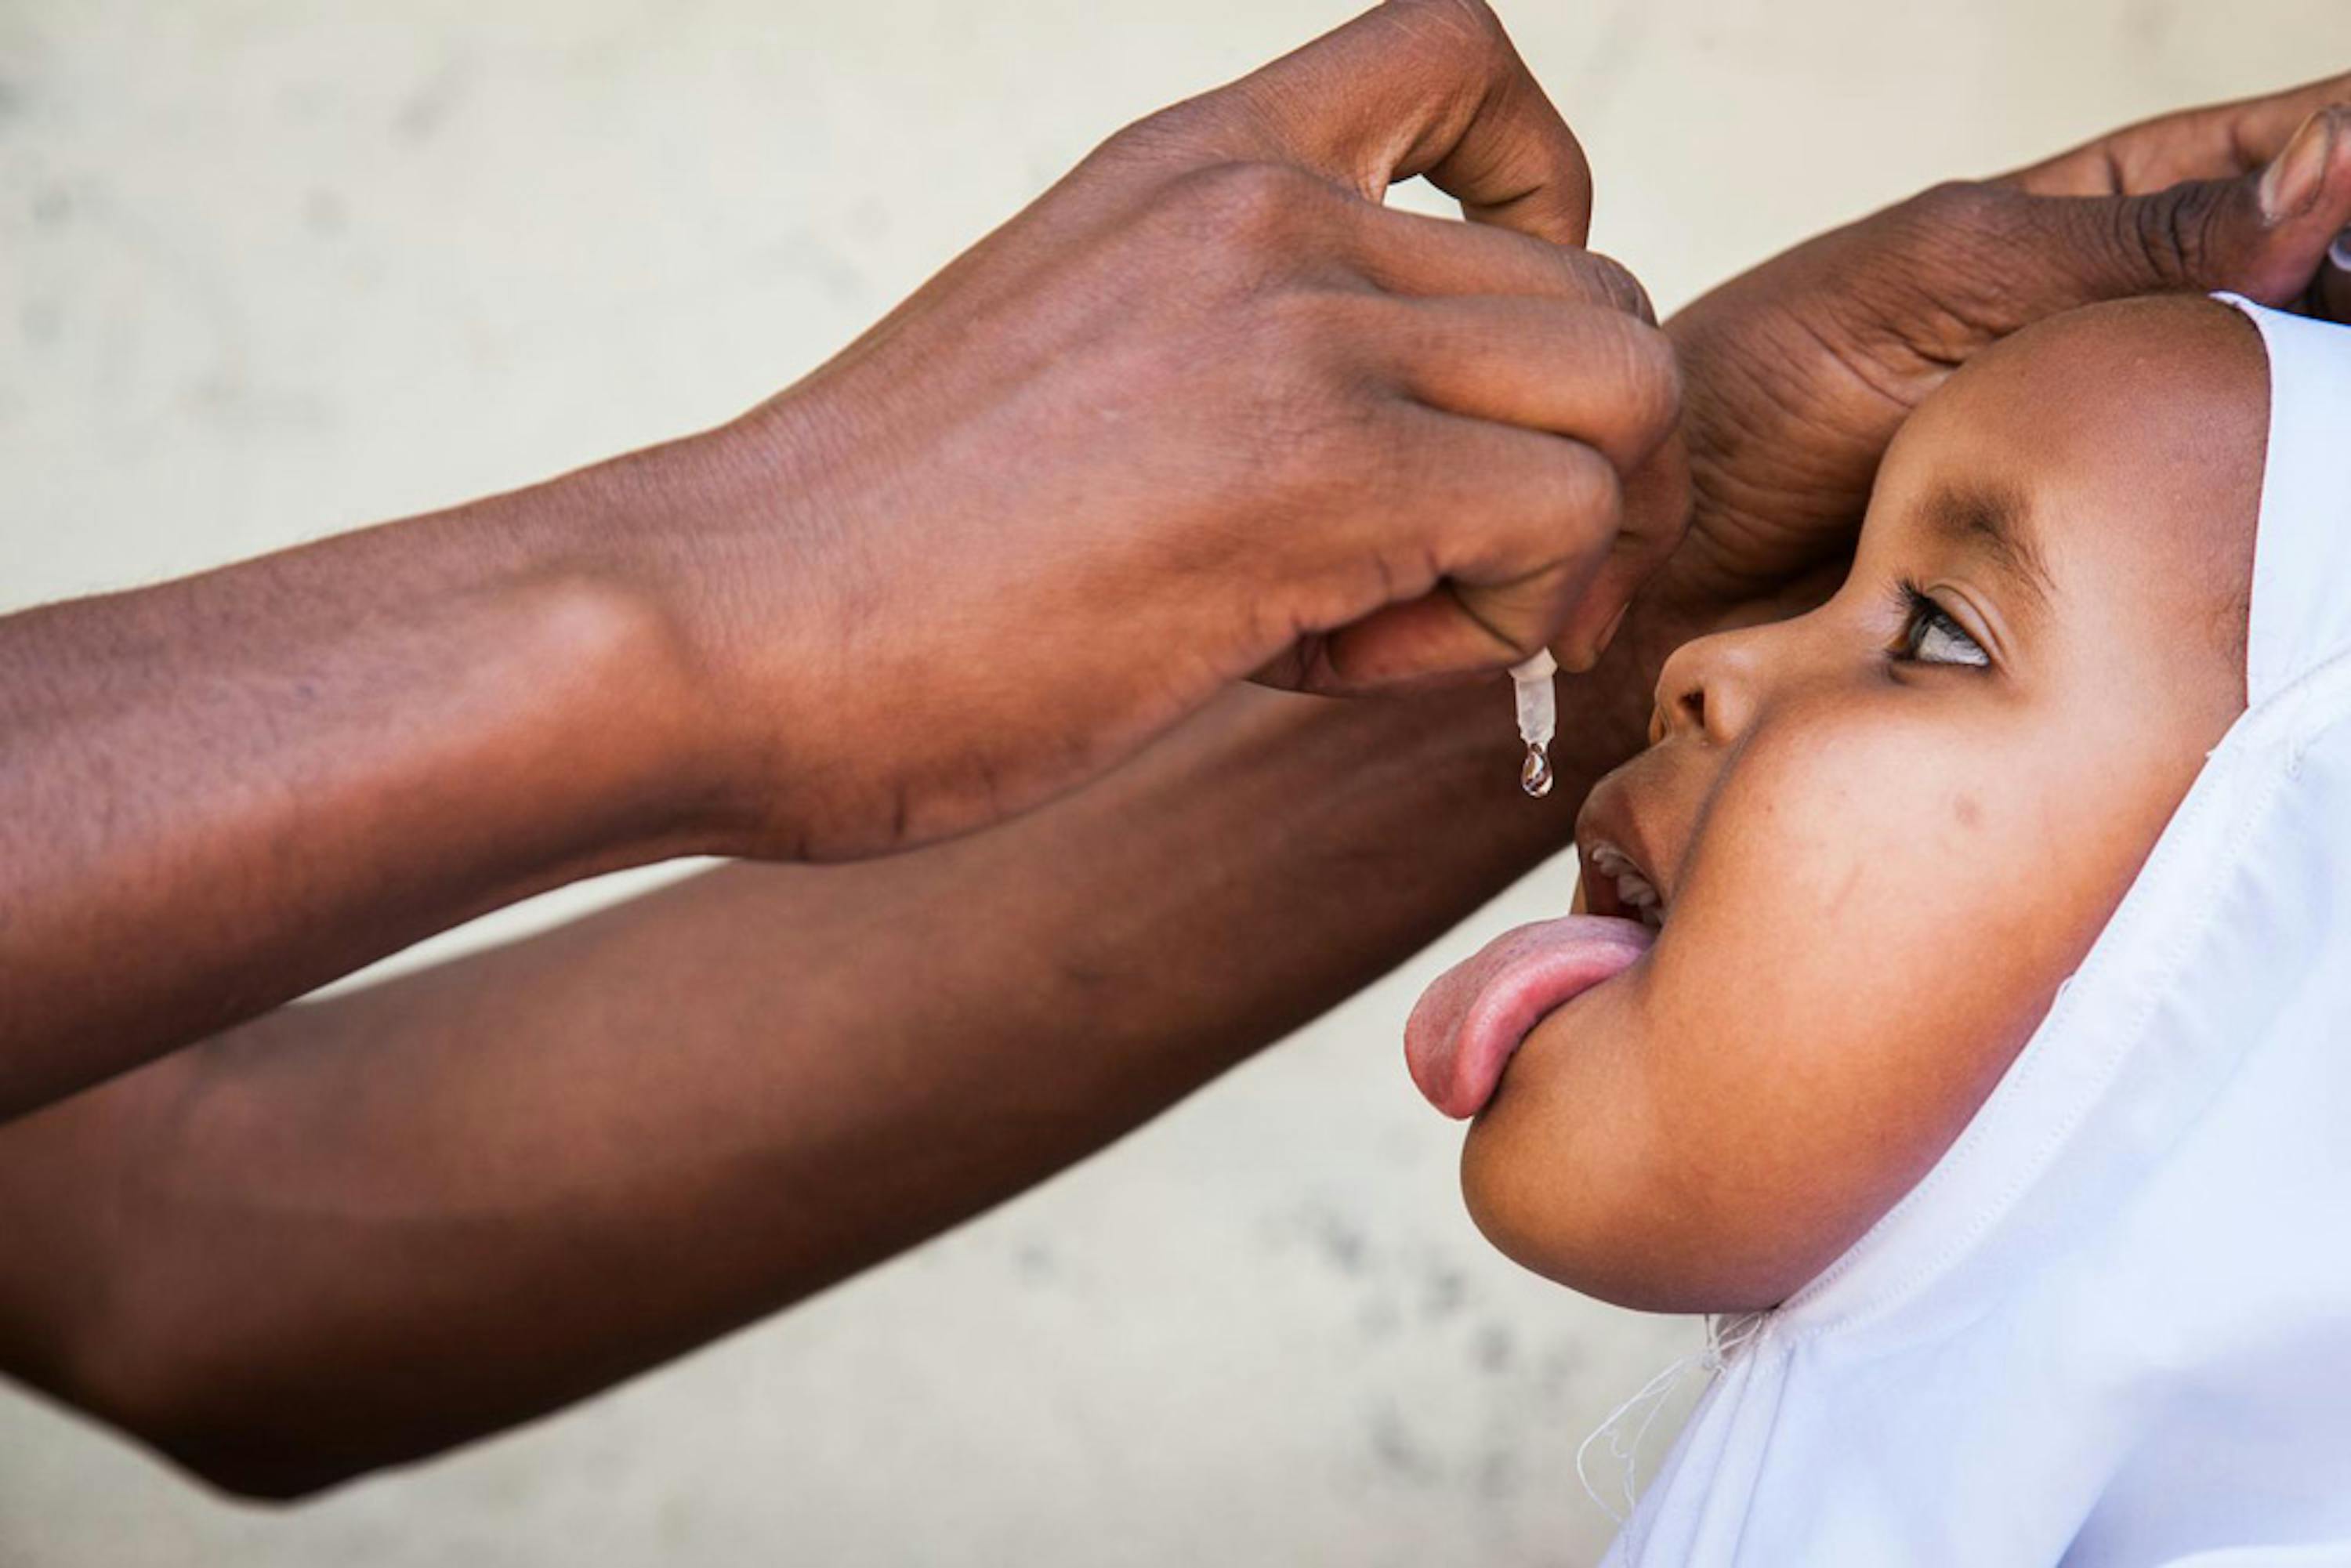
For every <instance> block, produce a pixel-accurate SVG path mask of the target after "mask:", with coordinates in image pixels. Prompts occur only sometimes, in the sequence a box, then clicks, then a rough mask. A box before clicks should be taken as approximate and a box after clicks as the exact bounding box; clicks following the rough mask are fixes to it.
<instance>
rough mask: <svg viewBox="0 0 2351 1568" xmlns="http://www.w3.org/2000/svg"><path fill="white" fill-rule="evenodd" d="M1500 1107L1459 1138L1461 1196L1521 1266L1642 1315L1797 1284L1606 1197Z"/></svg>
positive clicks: (1718, 1306)
mask: <svg viewBox="0 0 2351 1568" xmlns="http://www.w3.org/2000/svg"><path fill="white" fill-rule="evenodd" d="M1500 1111H1501V1107H1500V1106H1497V1107H1496V1108H1495V1109H1494V1110H1489V1113H1488V1114H1487V1115H1486V1116H1484V1117H1481V1118H1480V1119H1479V1121H1478V1123H1477V1124H1475V1125H1474V1126H1472V1127H1471V1128H1470V1131H1469V1137H1468V1142H1467V1143H1465V1144H1464V1145H1462V1150H1461V1196H1462V1199H1463V1201H1464V1202H1465V1203H1466V1205H1467V1206H1468V1210H1469V1218H1470V1219H1471V1220H1472V1221H1473V1222H1474V1223H1475V1224H1476V1225H1477V1227H1478V1228H1479V1231H1480V1232H1481V1233H1482V1234H1483V1235H1484V1236H1485V1238H1486V1239H1487V1240H1489V1241H1490V1242H1492V1243H1493V1244H1494V1246H1495V1247H1496V1248H1497V1249H1499V1250H1500V1252H1501V1253H1502V1255H1503V1256H1505V1257H1507V1258H1509V1259H1510V1260H1511V1261H1512V1262H1514V1263H1517V1264H1518V1265H1519V1266H1520V1267H1521V1268H1524V1269H1527V1270H1531V1271H1533V1272H1534V1273H1537V1274H1541V1275H1542V1276H1543V1277H1544V1278H1545V1279H1548V1280H1552V1281H1557V1282H1558V1283H1560V1284H1562V1285H1564V1286H1566V1287H1567V1288H1568V1289H1569V1290H1571V1291H1576V1292H1578V1293H1579V1294H1582V1295H1586V1296H1590V1297H1592V1298H1593V1299H1594V1300H1595V1301H1606V1302H1608V1303H1610V1304H1611V1305H1613V1306H1619V1307H1629V1308H1631V1309H1633V1310H1635V1311H1636V1312H1759V1311H1762V1310H1764V1309H1766V1308H1769V1307H1771V1306H1775V1305H1777V1304H1778V1303H1779V1302H1781V1301H1784V1300H1786V1299H1787V1297H1788V1296H1789V1295H1790V1294H1791V1293H1792V1292H1793V1291H1794V1290H1795V1288H1796V1287H1797V1286H1798V1285H1801V1284H1802V1282H1803V1281H1802V1280H1801V1279H1785V1278H1782V1277H1781V1276H1782V1275H1783V1274H1785V1273H1787V1272H1789V1270H1785V1269H1780V1268H1773V1267H1771V1265H1769V1264H1766V1263H1761V1262H1759V1260H1755V1259H1753V1258H1751V1257H1750V1258H1737V1257H1732V1256H1729V1255H1728V1254H1727V1253H1726V1252H1725V1251H1724V1250H1723V1249H1718V1248H1714V1247H1710V1246H1708V1244H1707V1243H1706V1242H1705V1241H1704V1240H1703V1239H1700V1238H1698V1237H1696V1236H1693V1235H1690V1234H1687V1228H1686V1227H1685V1226H1684V1225H1682V1224H1679V1223H1677V1217H1675V1216H1672V1215H1670V1214H1668V1213H1667V1212H1665V1211H1664V1210H1663V1209H1662V1208H1661V1207H1660V1206H1657V1205H1655V1204H1643V1203H1637V1202H1634V1201H1630V1200H1626V1199H1623V1198H1612V1197H1610V1196H1609V1195H1608V1194H1607V1193H1606V1191H1605V1190H1604V1188H1605V1186H1606V1185H1607V1184H1605V1183H1604V1182H1601V1181H1598V1180H1595V1179H1593V1178H1594V1176H1595V1175H1596V1173H1593V1172H1591V1171H1586V1170H1580V1169H1578V1168H1576V1167H1575V1166H1573V1165H1572V1164H1567V1163H1563V1162H1562V1161H1561V1160H1560V1159H1558V1158H1557V1157H1556V1155H1555V1154H1547V1153H1546V1140H1544V1139H1543V1138H1542V1136H1541V1130H1540V1129H1539V1128H1534V1127H1531V1126H1530V1127H1520V1126H1519V1125H1518V1124H1515V1123H1514V1122H1513V1121H1512V1120H1511V1119H1510V1118H1509V1117H1508V1116H1507V1114H1501V1113H1499V1112H1500ZM1549 1146H1550V1147H1552V1148H1554V1149H1555V1147H1556V1145H1549Z"/></svg>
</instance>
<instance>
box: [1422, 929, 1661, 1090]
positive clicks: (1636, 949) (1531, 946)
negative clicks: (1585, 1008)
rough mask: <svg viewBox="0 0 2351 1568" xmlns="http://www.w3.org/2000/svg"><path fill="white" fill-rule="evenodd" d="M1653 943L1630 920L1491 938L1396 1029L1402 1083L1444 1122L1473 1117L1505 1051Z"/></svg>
mask: <svg viewBox="0 0 2351 1568" xmlns="http://www.w3.org/2000/svg"><path fill="white" fill-rule="evenodd" d="M1655 939H1656V935H1655V933H1653V932H1652V931H1650V929H1649V928H1648V927H1647V926H1646V925H1642V924H1641V923H1640V922H1639V921H1637V920H1617V919H1613V918H1611V917H1609V916H1605V915H1568V916H1566V917H1564V918H1563V919H1559V920H1544V921H1539V922H1537V923H1536V924H1535V925H1521V926H1520V927H1519V928H1518V929H1517V930H1515V931H1508V932H1505V933H1503V934H1502V935H1501V936H1497V937H1496V938H1495V939H1494V940H1493V941H1491V942H1489V943H1488V944H1487V945H1486V947H1485V949H1484V951H1482V952H1480V953H1479V955H1478V956H1476V957H1474V958H1470V959H1468V960H1467V961H1466V962H1464V963H1460V964H1457V965H1455V966H1454V967H1452V968H1450V969H1448V970H1447V971H1446V972H1445V973H1444V974H1443V975H1440V976H1439V977H1437V983H1436V984H1435V985H1432V986H1430V987H1429V988H1428V989H1427V990H1426V991H1425V992H1423V993H1422V994H1421V998H1420V1001H1419V1003H1418V1004H1417V1005H1416V1007H1414V1009H1412V1019H1411V1021H1409V1022H1408V1023H1406V1024H1405V1026H1404V1059H1405V1065H1406V1066H1407V1067H1409V1068H1411V1070H1412V1081H1413V1082H1415V1083H1416V1084H1418V1085H1419V1086H1420V1092H1422V1093H1423V1094H1426V1095H1427V1096H1428V1103H1430V1104H1432V1105H1434V1106H1436V1107H1437V1109H1438V1110H1440V1111H1442V1112H1444V1113H1446V1114H1447V1115H1448V1116H1474V1115H1476V1114H1477V1113H1479V1111H1481V1110H1483V1109H1484V1108H1485V1105H1486V1102H1487V1101H1489V1100H1490V1099H1492V1098H1493V1097H1494V1086H1495V1085H1496V1084H1498V1083H1499V1082H1501V1081H1502V1069H1503V1067H1504V1066H1506V1065H1507V1064H1508V1063H1509V1061H1510V1054H1511V1052H1513V1051H1517V1050H1518V1049H1519V1042H1520V1040H1525V1039H1526V1038H1527V1035H1528V1033H1529V1031H1531V1030H1532V1029H1533V1028H1534V1027H1535V1025H1537V1024H1538V1023H1541V1021H1542V1019H1543V1018H1544V1015H1546V1014H1548V1013H1550V1012H1551V1011H1552V1010H1553V1009H1557V1008H1559V1007H1562V1006H1563V1005H1565V1004H1566V1003H1567V1002H1569V1001H1572V1000H1573V999H1574V998H1577V997H1579V996H1582V995H1583V993H1584V992H1585V991H1588V990H1590V989H1591V988H1593V987H1594V986H1596V985H1598V984H1599V983H1600V982H1601V981H1603V980H1604V979H1606V978H1608V977H1610V976H1611V975H1614V974H1616V973H1618V972H1620V971H1621V970H1623V969H1624V968H1625V967H1627V966H1628V965H1630V964H1631V963H1632V962H1633V960H1635V958H1638V957H1639V956H1641V955H1642V954H1643V953H1646V952H1647V951H1648V948H1649V944H1650V943H1651V942H1652V941H1654V940H1655Z"/></svg>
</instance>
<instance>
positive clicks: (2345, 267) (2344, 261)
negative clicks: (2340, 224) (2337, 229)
mask: <svg viewBox="0 0 2351 1568" xmlns="http://www.w3.org/2000/svg"><path fill="white" fill-rule="evenodd" d="M2326 259H2327V260H2329V261H2331V262H2333V263H2334V264H2335V267H2336V268H2337V269H2339V270H2341V271H2344V272H2351V229H2346V230H2344V231H2343V232H2342V233H2341V234H2339V235H2335V243H2334V244H2333V245H2330V246H2327V247H2326Z"/></svg>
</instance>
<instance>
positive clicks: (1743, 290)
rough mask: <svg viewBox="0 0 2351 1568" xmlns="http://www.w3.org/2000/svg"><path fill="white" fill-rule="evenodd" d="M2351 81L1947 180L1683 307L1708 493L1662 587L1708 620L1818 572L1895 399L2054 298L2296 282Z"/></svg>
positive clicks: (2333, 220) (2292, 286)
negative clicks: (2009, 169) (1997, 173)
mask: <svg viewBox="0 0 2351 1568" xmlns="http://www.w3.org/2000/svg"><path fill="white" fill-rule="evenodd" d="M2346 102H2351V77H2339V78H2334V79H2331V80H2328V81H2324V82H2319V83H2316V84H2314V85H2312V86H2309V87H2305V88H2301V89H2296V90H2294V91H2291V92H2285V93H2280V94H2277V95H2275V96H2273V97H2270V98H2263V99H2251V100H2248V101H2246V102H2243V103H2234V104H2227V105H2222V106H2220V107H2217V108H2210V109H2200V110H2189V111H2186V112H2184V113H2179V114H2173V115H2168V116H2166V117H2164V118H2162V119H2159V120H2150V121H2148V122H2147V123H2145V124H2142V125H2137V126H2132V127H2130V128H2128V129H2126V130H2123V131H2116V132H2115V133H2114V134H2112V135H2110V136H2106V137H2104V138H2101V139H2100V140H2098V141H2093V142H2090V143H2089V144H2087V145H2085V146H2084V147H2081V148H2078V149H2076V150H2074V152H2068V153H2065V154H2063V155H2061V156H2059V157H2056V158H2053V159H2051V160H2050V161H2048V162H2044V163H2040V164H2036V165H2034V166H2032V168H2029V169H2025V170H2022V171H2020V172H2016V173H2013V174H2009V175H2006V176H2003V177H2001V178H1999V179H1994V180H1987V181H1981V182H1974V183H1953V184H1947V185H1938V186H1937V187H1935V188H1934V189H1932V190H1929V191H1928V192H1926V193H1923V194H1921V195H1919V196H1917V197H1915V198H1913V199H1912V200H1910V201H1907V202H1904V203H1902V204H1899V205H1897V206H1894V207H1890V208H1887V209H1886V211H1884V212H1881V213H1878V214H1875V215H1874V216H1871V217H1867V218H1865V219H1863V220H1861V221H1860V222H1859V223H1856V224H1854V225H1850V226H1848V227H1846V228H1843V229H1838V230H1835V231H1834V232H1832V233H1829V234H1826V235H1822V236H1820V237H1819V238H1816V239H1813V240H1811V241H1809V242H1807V243H1806V244H1803V245H1801V246H1797V247H1796V248H1795V249H1793V250H1791V251H1789V252H1787V253H1786V254H1784V255H1782V256H1778V257H1776V258H1774V259H1773V260H1771V261H1769V262H1766V263H1764V264H1763V265H1762V266H1761V267H1757V268H1756V269H1755V270H1753V271H1752V272H1750V273H1748V274H1746V275H1745V276H1743V277H1739V278H1736V279H1734V280H1732V281H1731V282H1729V283H1727V284H1725V285H1723V286H1722V287H1719V288H1718V289H1716V290H1715V291H1714V292H1713V293H1711V294H1708V295H1707V296H1706V297H1705V298H1702V299H1700V300H1698V302H1697V303H1695V304H1693V305H1692V306H1690V307H1689V308H1687V310H1685V311H1683V312H1682V313H1681V314H1680V315H1678V316H1677V317H1676V318H1675V319H1674V320H1673V321H1671V322H1670V323H1668V325H1667V330H1668V332H1669V333H1670V334H1671V336H1672V337H1673V339H1674V340H1675V342H1676V344H1677V346H1678V347H1679V349H1680V350H1681V353H1682V357H1683V366H1684V370H1685V373H1686V375H1687V379H1688V392H1687V416H1686V424H1685V429H1686V433H1687V439H1688V444H1689V462H1690V477H1691V482H1692V485H1693V487H1694V490H1695V493H1696V494H1695V505H1694V512H1693V517H1692V521H1691V525H1690V533H1689V537H1688V538H1687V541H1686V543H1685V545H1684V547H1683V548H1682V549H1681V550H1679V551H1678V552H1677V554H1676V555H1675V557H1674V559H1673V560H1672V561H1671V562H1670V563H1669V565H1668V566H1667V569H1666V570H1665V572H1663V573H1661V574H1660V577H1659V580H1658V593H1659V595H1660V596H1661V597H1662V598H1663V599H1664V600H1665V601H1667V602H1670V603H1671V604H1673V605H1675V606H1676V607H1677V608H1678V609H1679V610H1680V611H1682V612H1684V613H1685V614H1687V616H1688V617H1690V618H1691V619H1694V620H1696V621H1698V622H1703V621H1704V620H1705V619H1706V618H1707V617H1708V616H1710V615H1714V614H1717V613H1720V612H1723V611H1724V610H1725V609H1727V608H1729V607H1732V606H1736V605H1738V604H1740V602H1741V601H1761V600H1765V599H1768V598H1770V597H1771V596H1773V595H1777V594H1782V593H1784V592H1785V591H1788V589H1789V586H1790V584H1791V583H1792V582H1796V581H1798V580H1799V579H1801V578H1802V576H1803V574H1805V573H1807V572H1808V571H1815V570H1818V571H1819V572H1820V575H1818V576H1816V577H1815V578H1814V579H1813V581H1814V582H1815V583H1817V582H1819V581H1821V580H1824V579H1825V577H1826V574H1827V570H1833V569H1834V568H1835V567H1836V566H1837V565H1838V564H1840V563H1841V561H1842V559H1843V557H1844V553H1845V552H1846V551H1847V550H1848V549H1849V548H1850V546H1851V543H1852V539H1853V534H1854V530H1855V527H1856V526H1857V524H1858V522H1859V519H1860V517H1861V514H1862V511H1863V508H1864V507H1865V504H1866V502H1867V500H1868V495H1869V486H1870V483H1871V481H1872V479H1873V477H1874V476H1875V475H1876V468H1877V461H1878V457H1879V455H1881V454H1882V453H1883V452H1884V451H1885V449H1886V442H1887V441H1888V440H1889V439H1890V438H1891V437H1892V435H1893V434H1894V432H1895V429H1896V426H1897V425H1899V424H1900V423H1901V421H1902V419H1903V418H1904V416H1905V415H1907V413H1909V412H1910V410H1911V409H1913V408H1915V407H1916V406H1917V404H1918V402H1920V401H1921V400H1922V399H1924V398H1925V397H1926V396H1927V394H1928V392H1932V391H1934V390H1935V388H1936V387H1938V386H1939V385H1940V384H1942V382H1943V380H1944V378H1945V377H1947V376H1949V374H1950V373H1951V371H1953V370H1954V369H1956V368H1957V367H1958V366H1959V365H1960V364H1961V363H1963V362H1964V361H1966V360H1967V359H1968V358H1969V357H1970V356H1971V355H1973V354H1975V353H1976V352H1978V351H1979V350H1982V349H1984V348H1986V347H1988V346H1989V345H1990V344H1991V343H1992V342H1994V341H1995V340H1998V339H2000V338H2001V337H2002V336H2004V335H2006V334H2008V333H2010V332H2013V331H2015V330H2017V329H2020V328H2022V327H2024V326H2026V325H2028V324H2029V323H2031V322H2032V321H2035V320H2038V319H2041V318H2043V317H2044V316H2050V315H2053V314H2055V313H2057V312H2059V311H2062V310H2067V309H2071V308H2074V307H2077V306H2082V305H2087V304H2091V303H2094V302H2095V301H2098V300H2102V299H2111V298H2121V297H2124V296H2127V295H2134V294H2144V293H2158V292H2165V291H2170V290H2187V289H2195V290H2210V289H2217V288H2227V289H2234V290H2236V291H2237V292H2239V293H2241V294H2244V295H2247V296H2249V297H2250V298H2254V299H2258V300H2261V301H2262V302H2264V303H2267V304H2273V305H2284V304H2292V303H2294V302H2296V301H2300V300H2302V299H2304V297H2305V294H2306V292H2307V291H2309V290H2310V289H2311V288H2312V287H2313V278H2314V275H2315V274H2317V273H2318V271H2319V268H2320V264H2321V262H2322V260H2323V259H2324V257H2325V255H2326V252H2327V249H2328V246H2329V243H2330V242H2331V241H2332V240H2333V239H2334V238H2335V235H2337V234H2338V233H2339V232H2340V231H2341V230H2342V229H2343V228H2344V227H2345V225H2346V224H2351V110H2346V108H2345V107H2343V106H2344V105H2345V104H2346ZM1798 591H1800V592H1801V591H1802V589H1801V588H1800V589H1799V590H1798ZM1749 612H1750V613H1751V612H1753V607H1752V606H1750V611H1749ZM1733 613H1738V612H1736V611H1733Z"/></svg>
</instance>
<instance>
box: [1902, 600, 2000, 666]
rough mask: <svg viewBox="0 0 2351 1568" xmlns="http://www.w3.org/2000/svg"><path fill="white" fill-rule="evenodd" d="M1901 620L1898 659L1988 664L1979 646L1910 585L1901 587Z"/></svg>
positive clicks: (1961, 627)
mask: <svg viewBox="0 0 2351 1568" xmlns="http://www.w3.org/2000/svg"><path fill="white" fill-rule="evenodd" d="M1902 599H1903V606H1904V613H1905V620H1904V622H1903V628H1902V657H1904V658H1906V659H1909V660H1912V661H1914V662H1915V663H1917V664H1973V665H1977V666H1979V667H1981V666H1983V665H1987V664H1991V654H1989V653H1985V652H1984V650H1983V644H1981V643H1978V642H1977V641H1976V640H1975V639H1974V638H1973V637H1970V636H1969V635H1968V632H1967V628H1965V627H1963V626H1961V625H1960V624H1959V622H1956V621H1954V620H1952V619H1951V617H1950V616H1949V613H1947V612H1945V611H1944V609H1943V607H1942V606H1941V605H1939V604H1938V603H1936V602H1935V601H1934V600H1933V599H1932V598H1930V597H1929V596H1928V594H1926V593H1925V592H1924V591H1921V590H1919V589H1918V588H1917V587H1916V586H1914V585H1913V584H1910V583H1907V582H1906V583H1904V584H1903V585H1902Z"/></svg>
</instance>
